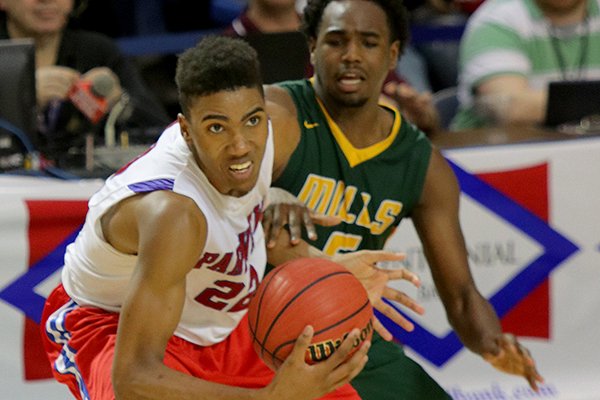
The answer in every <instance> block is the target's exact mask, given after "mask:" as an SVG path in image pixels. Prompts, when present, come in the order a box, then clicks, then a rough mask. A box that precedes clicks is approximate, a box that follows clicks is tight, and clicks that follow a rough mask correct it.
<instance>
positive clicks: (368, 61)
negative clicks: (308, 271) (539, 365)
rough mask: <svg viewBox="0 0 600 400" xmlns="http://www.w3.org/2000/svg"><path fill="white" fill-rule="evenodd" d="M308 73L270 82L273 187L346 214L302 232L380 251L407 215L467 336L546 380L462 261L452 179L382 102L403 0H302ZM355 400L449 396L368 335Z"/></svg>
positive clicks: (403, 27)
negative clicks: (306, 77) (504, 326)
mask: <svg viewBox="0 0 600 400" xmlns="http://www.w3.org/2000/svg"><path fill="white" fill-rule="evenodd" d="M303 18H304V27H303V29H304V31H305V33H306V34H307V37H308V38H309V46H310V50H311V61H312V63H313V65H314V68H315V75H314V77H313V79H311V80H310V81H294V82H285V83H282V84H280V85H278V86H270V87H267V88H266V96H267V100H268V101H269V103H268V112H269V114H270V117H271V119H272V121H273V124H274V130H275V135H276V136H275V148H276V149H277V150H276V160H275V166H274V175H275V179H274V185H275V186H278V187H281V188H283V189H285V190H287V191H289V192H291V193H293V194H294V195H295V196H297V197H298V198H299V199H300V200H301V201H303V202H305V204H306V205H308V206H309V208H311V209H313V210H315V211H316V212H319V213H323V214H328V215H334V216H337V217H339V218H340V219H341V220H342V223H341V224H340V225H338V226H334V227H322V226H319V227H317V231H318V239H317V241H311V240H309V242H310V243H311V244H313V245H315V246H317V247H319V248H320V249H321V250H322V251H323V252H325V253H327V254H329V255H333V254H335V253H340V252H351V251H355V250H359V249H381V248H382V247H383V245H384V243H385V241H386V239H387V238H388V237H389V235H390V234H391V233H392V231H393V229H394V228H395V227H396V226H397V225H398V224H399V223H400V221H401V220H402V218H404V217H410V218H412V220H413V222H414V225H415V228H416V230H417V232H418V234H419V237H420V239H421V241H422V244H423V248H424V252H425V255H426V257H427V260H428V262H429V265H430V267H431V272H432V275H433V278H434V280H435V284H436V288H437V290H438V293H439V296H440V298H441V299H442V302H443V304H444V306H445V309H446V313H447V316H448V319H449V321H450V323H451V324H452V327H453V328H454V329H455V331H456V332H457V334H458V336H459V337H460V339H461V341H462V342H463V343H464V345H465V346H466V347H467V348H469V349H470V350H471V351H473V352H475V353H476V354H479V355H481V356H482V357H483V358H484V359H485V360H486V361H488V362H489V363H490V364H491V365H493V366H494V367H495V368H497V369H498V370H500V371H503V372H506V373H510V374H515V375H520V376H523V377H525V378H526V379H527V381H528V382H529V384H530V386H531V387H532V388H533V389H534V390H537V383H538V382H541V381H542V378H541V376H540V375H539V374H538V372H537V370H536V367H535V363H534V361H533V359H532V358H531V356H530V354H529V352H528V351H527V349H525V348H524V347H523V346H521V345H520V344H519V343H518V342H517V341H516V339H515V338H514V336H512V335H510V334H505V333H503V332H502V330H501V327H500V323H499V320H498V317H497V316H496V314H495V312H494V310H493V308H492V307H491V305H490V304H489V303H488V302H487V301H486V300H485V298H483V297H482V296H481V294H480V293H479V291H478V290H477V288H476V287H475V285H474V282H473V278H472V276H471V273H470V271H469V266H468V260H467V252H466V248H465V243H464V239H463V235H462V232H461V228H460V225H459V220H458V208H459V193H460V190H459V187H458V184H457V180H456V178H455V176H454V174H453V172H452V170H451V168H450V167H449V165H448V164H447V162H446V161H445V159H444V158H443V157H442V156H441V154H440V153H439V151H438V150H436V149H435V148H432V146H431V143H430V142H429V141H428V139H427V138H426V137H425V136H424V134H423V133H422V132H420V131H419V130H417V129H416V128H415V127H414V126H413V125H411V124H410V123H407V122H406V121H405V120H404V119H403V118H402V116H401V115H400V114H399V112H398V111H396V110H394V109H393V108H388V107H386V106H383V105H381V104H379V96H380V93H381V89H382V85H383V82H384V78H385V76H386V74H387V72H388V71H389V70H390V69H392V68H394V67H395V65H396V62H397V59H398V56H399V54H400V53H401V51H402V46H403V44H404V43H405V42H406V40H407V29H408V28H407V26H408V25H407V19H406V11H405V9H404V7H403V5H402V2H401V0H309V1H308V4H307V6H306V8H305V10H304V17H303ZM352 385H353V386H354V387H355V389H357V391H358V393H359V394H360V395H361V397H362V398H363V399H367V400H387V399H411V400H412V399H424V400H432V399H448V398H450V396H449V395H448V394H447V393H446V392H445V391H444V390H443V389H442V388H441V387H440V386H439V385H438V384H437V383H436V382H435V381H434V380H433V379H432V378H431V377H429V376H428V375H427V374H426V373H425V371H424V370H423V369H422V368H421V367H420V366H419V365H418V364H416V363H415V362H414V361H412V360H411V359H409V358H408V357H406V356H405V354H404V352H403V351H402V349H401V347H400V346H398V345H397V344H396V343H394V342H388V341H385V340H382V339H381V338H377V337H375V338H374V339H373V345H372V348H371V350H370V351H369V362H368V364H367V366H366V367H365V369H364V370H363V371H362V372H361V373H360V374H359V376H358V377H357V378H355V379H354V380H353V381H352Z"/></svg>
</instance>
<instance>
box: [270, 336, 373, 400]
mask: <svg viewBox="0 0 600 400" xmlns="http://www.w3.org/2000/svg"><path fill="white" fill-rule="evenodd" d="M313 333H314V331H313V328H312V327H310V326H307V327H306V328H305V329H304V331H303V332H302V334H300V336H299V337H298V339H297V340H296V343H295V345H294V348H293V350H292V352H291V353H290V355H289V356H288V358H287V359H286V360H285V362H284V363H283V364H282V365H281V367H279V369H278V370H277V373H276V374H275V377H274V378H273V380H272V381H271V383H270V384H269V386H267V387H266V388H265V389H263V390H262V391H261V396H260V398H261V399H265V400H266V399H278V400H279V399H286V400H309V399H315V398H318V397H321V396H323V395H325V394H327V393H329V392H331V391H333V390H335V389H338V388H340V387H341V386H343V385H345V384H346V383H348V382H350V381H351V380H352V379H353V378H354V377H355V376H356V375H358V373H359V372H360V371H361V370H362V369H363V368H364V366H365V364H366V363H367V359H368V357H367V351H368V350H369V347H370V345H371V342H370V341H365V342H364V343H363V344H362V346H361V347H360V348H359V349H358V350H357V351H356V353H354V354H353V355H352V356H351V357H350V358H348V355H349V354H350V352H351V351H352V350H353V345H354V342H355V340H358V338H359V330H358V329H354V330H353V331H352V332H350V334H349V335H348V337H347V338H346V339H345V340H344V341H343V342H342V344H341V345H340V347H338V348H337V350H336V351H335V352H334V353H333V354H332V355H331V356H330V357H329V358H328V359H327V360H325V361H321V362H319V363H317V364H314V365H309V364H307V363H306V361H305V357H306V352H307V350H308V345H309V344H310V342H311V340H312V337H313Z"/></svg>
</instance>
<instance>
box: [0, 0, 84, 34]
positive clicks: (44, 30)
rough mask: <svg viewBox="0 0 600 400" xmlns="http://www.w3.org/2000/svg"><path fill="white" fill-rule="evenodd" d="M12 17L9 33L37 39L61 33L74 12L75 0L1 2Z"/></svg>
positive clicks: (4, 0) (1, 6)
mask: <svg viewBox="0 0 600 400" xmlns="http://www.w3.org/2000/svg"><path fill="white" fill-rule="evenodd" d="M0 8H1V9H3V10H5V11H6V13H7V14H8V15H9V16H10V21H9V24H8V27H9V33H11V34H12V35H18V36H19V37H37V36H40V35H47V34H53V33H57V32H60V31H61V30H62V29H63V28H64V26H65V25H66V24H67V21H68V17H69V13H70V12H71V11H72V10H73V0H0Z"/></svg>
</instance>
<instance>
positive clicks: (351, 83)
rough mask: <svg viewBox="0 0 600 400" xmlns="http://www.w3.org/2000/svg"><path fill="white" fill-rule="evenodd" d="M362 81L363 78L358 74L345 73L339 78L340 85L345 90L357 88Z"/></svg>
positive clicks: (351, 90)
mask: <svg viewBox="0 0 600 400" xmlns="http://www.w3.org/2000/svg"><path fill="white" fill-rule="evenodd" d="M362 81H363V80H362V78H361V77H360V76H358V75H356V74H344V75H343V76H341V77H340V78H339V79H338V83H339V87H340V89H341V90H342V91H344V92H353V91H355V90H357V89H358V87H359V85H360V84H361V83H362Z"/></svg>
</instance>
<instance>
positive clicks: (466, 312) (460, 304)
mask: <svg viewBox="0 0 600 400" xmlns="http://www.w3.org/2000/svg"><path fill="white" fill-rule="evenodd" d="M459 195H460V188H459V186H458V182H457V180H456V177H455V176H454V174H453V172H452V170H451V168H450V166H449V165H448V163H447V162H446V160H445V159H444V158H443V157H442V155H441V154H440V152H439V151H438V150H436V149H434V150H433V153H432V156H431V160H430V165H429V168H428V172H427V177H426V180H425V186H424V188H423V193H422V194H421V199H422V200H421V202H420V204H419V205H418V206H417V207H416V208H415V210H414V211H413V214H412V219H413V222H414V225H415V228H416V230H417V233H418V234H419V237H420V239H421V241H422V243H423V250H424V253H425V256H426V257H427V261H428V262H429V265H430V268H431V273H432V275H433V279H434V281H435V283H436V288H437V291H438V293H439V295H440V298H441V300H442V302H443V303H444V306H445V308H446V310H447V315H448V320H449V322H450V324H451V325H452V327H453V328H454V329H455V330H456V332H457V334H458V335H459V337H460V338H461V340H462V342H463V343H464V344H465V346H466V347H467V348H469V349H470V350H471V351H473V352H475V353H477V354H480V355H482V356H484V355H486V359H487V355H499V354H501V355H502V358H503V359H504V358H505V357H510V359H511V362H510V365H511V368H499V366H500V364H502V365H506V364H507V363H500V362H496V363H494V362H492V363H491V364H492V365H494V367H496V368H498V369H500V370H501V371H503V372H508V373H512V374H516V375H521V376H524V377H525V378H526V379H527V380H528V382H530V383H533V384H532V385H531V386H532V387H533V388H535V387H536V385H535V382H536V381H540V379H541V377H540V376H539V374H538V373H537V371H536V370H535V365H534V363H533V359H532V358H531V357H530V356H529V353H528V352H526V351H519V350H518V349H519V346H520V345H519V346H515V348H511V349H510V350H511V351H509V352H502V349H503V347H502V345H501V343H503V339H502V338H503V333H502V329H501V327H500V322H499V320H498V317H497V316H496V313H495V311H494V309H493V308H492V306H491V305H490V303H489V302H488V301H487V300H486V299H485V298H484V297H483V296H482V295H481V294H480V293H479V291H478V290H477V288H476V287H475V284H474V281H473V277H472V275H471V272H470V270H469V266H468V258H467V251H466V246H465V241H464V237H463V234H462V231H461V228H460V223H459V216H458V211H459ZM520 347H522V346H520ZM490 360H491V359H490ZM496 361H497V360H496ZM538 378H539V379H538Z"/></svg>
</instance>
